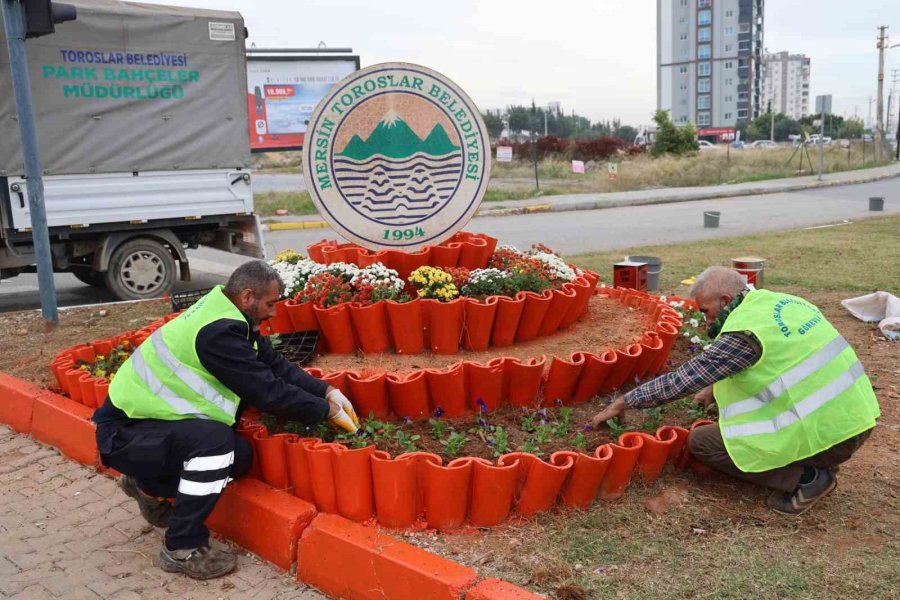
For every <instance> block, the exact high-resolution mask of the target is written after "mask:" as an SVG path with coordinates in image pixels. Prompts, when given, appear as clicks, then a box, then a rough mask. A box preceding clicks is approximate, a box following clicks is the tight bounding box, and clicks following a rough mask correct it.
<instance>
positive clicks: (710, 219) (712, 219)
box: [703, 210, 722, 229]
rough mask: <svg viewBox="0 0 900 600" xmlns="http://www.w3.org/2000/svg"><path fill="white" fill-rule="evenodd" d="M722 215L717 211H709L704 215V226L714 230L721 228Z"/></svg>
mask: <svg viewBox="0 0 900 600" xmlns="http://www.w3.org/2000/svg"><path fill="white" fill-rule="evenodd" d="M721 216H722V213H721V212H719V211H717V210H707V211H704V213H703V226H704V227H709V228H711V229H714V228H716V227H718V226H719V217H721Z"/></svg>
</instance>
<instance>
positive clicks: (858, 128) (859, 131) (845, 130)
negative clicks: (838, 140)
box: [840, 119, 866, 140]
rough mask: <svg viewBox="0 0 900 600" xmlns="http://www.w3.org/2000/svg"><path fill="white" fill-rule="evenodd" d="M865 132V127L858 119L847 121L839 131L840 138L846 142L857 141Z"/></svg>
mask: <svg viewBox="0 0 900 600" xmlns="http://www.w3.org/2000/svg"><path fill="white" fill-rule="evenodd" d="M865 132H866V126H865V125H863V122H862V121H861V120H859V119H847V120H846V121H844V124H843V125H842V126H841V129H840V137H842V138H846V139H848V140H853V139H859V138H861V137H862V136H863V134H864V133H865Z"/></svg>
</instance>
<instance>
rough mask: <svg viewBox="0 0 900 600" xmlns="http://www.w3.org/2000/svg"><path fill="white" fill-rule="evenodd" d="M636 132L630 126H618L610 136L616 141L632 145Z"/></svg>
mask: <svg viewBox="0 0 900 600" xmlns="http://www.w3.org/2000/svg"><path fill="white" fill-rule="evenodd" d="M637 134H638V130H637V129H635V128H634V127H632V126H631V125H619V126H618V127H616V129H615V131H613V134H612V136H613V137H614V138H616V139H617V140H622V141H623V142H625V143H627V144H633V143H634V138H636V137H637Z"/></svg>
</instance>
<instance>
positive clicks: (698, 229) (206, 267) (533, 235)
mask: <svg viewBox="0 0 900 600" xmlns="http://www.w3.org/2000/svg"><path fill="white" fill-rule="evenodd" d="M870 196H884V198H885V211H884V213H872V212H869V210H868V202H869V201H868V199H869V197H870ZM706 210H718V211H721V212H722V218H721V225H720V227H719V228H718V229H704V228H703V212H704V211H706ZM878 214H884V215H888V214H890V215H897V214H900V182H898V181H897V180H887V181H882V182H876V183H868V184H859V185H850V186H842V187H830V188H822V189H817V190H809V191H804V192H793V193H787V194H767V195H763V196H749V197H742V198H731V199H721V200H702V201H697V202H682V203H678V204H659V205H653V206H633V207H620V208H610V209H605V210H592V211H575V212H560V213H540V214H531V215H518V216H507V217H479V218H477V219H475V220H474V221H473V222H472V223H471V225H470V227H469V229H470V230H472V231H479V232H484V233H488V234H490V235H493V236H496V237H497V238H499V239H500V240H501V242H503V243H510V244H514V245H516V246H519V247H521V248H526V247H528V246H529V245H530V244H532V243H534V242H542V243H545V244H547V245H548V246H550V247H551V248H554V249H556V250H557V251H559V252H562V253H564V254H578V253H585V252H597V251H604V250H614V249H617V248H628V247H632V246H638V245H646V244H665V243H672V242H684V241H693V240H703V239H710V238H721V237H731V236H738V235H745V234H751V233H762V232H768V231H782V230H790V229H800V228H803V227H811V226H815V225H822V224H828V223H838V222H841V221H843V220H855V219H861V218H867V217H871V216H876V215H878ZM335 237H336V234H335V233H334V232H332V231H330V230H327V229H311V230H297V231H278V232H271V233H269V234H267V235H266V246H267V249H268V251H269V252H270V254H274V253H275V252H277V251H280V250H283V249H285V248H294V249H298V250H300V249H304V248H306V246H307V245H309V244H311V243H313V242H315V241H318V240H320V239H322V238H335ZM761 252H762V250H761ZM190 256H191V265H192V271H193V272H194V273H195V277H196V282H191V283H188V284H183V283H180V284H179V287H178V288H177V289H196V288H201V287H209V286H210V285H212V284H214V283H217V282H219V281H223V280H224V279H225V277H227V275H228V273H229V272H230V270H231V269H232V268H233V267H234V266H236V265H238V264H240V263H241V262H243V261H244V260H246V259H244V258H243V257H240V256H235V255H231V254H225V253H223V252H218V251H215V250H205V249H203V250H196V251H192V252H191V253H190ZM56 281H57V286H58V289H59V291H60V298H61V301H60V305H74V304H84V303H92V302H103V301H107V300H109V299H110V295H109V293H108V292H105V291H102V290H95V289H93V288H89V287H87V286H84V285H83V284H81V283H80V282H78V280H76V279H75V278H74V277H73V276H72V275H58V276H57V277H56ZM39 305H40V303H39V301H38V294H37V283H36V277H35V276H34V275H24V276H19V277H18V278H16V279H12V280H5V281H3V282H2V283H0V311H9V310H21V309H24V308H36V307H38V306H39Z"/></svg>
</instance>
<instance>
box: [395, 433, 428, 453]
mask: <svg viewBox="0 0 900 600" xmlns="http://www.w3.org/2000/svg"><path fill="white" fill-rule="evenodd" d="M395 437H396V439H397V443H398V444H400V447H401V448H403V450H404V451H406V452H415V451H416V450H418V448H417V447H416V442H417V441H418V440H419V439H420V438H421V437H422V436H419V435H408V434H407V433H406V432H405V431H401V430H399V429H398V430H397V433H396V436H395Z"/></svg>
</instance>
